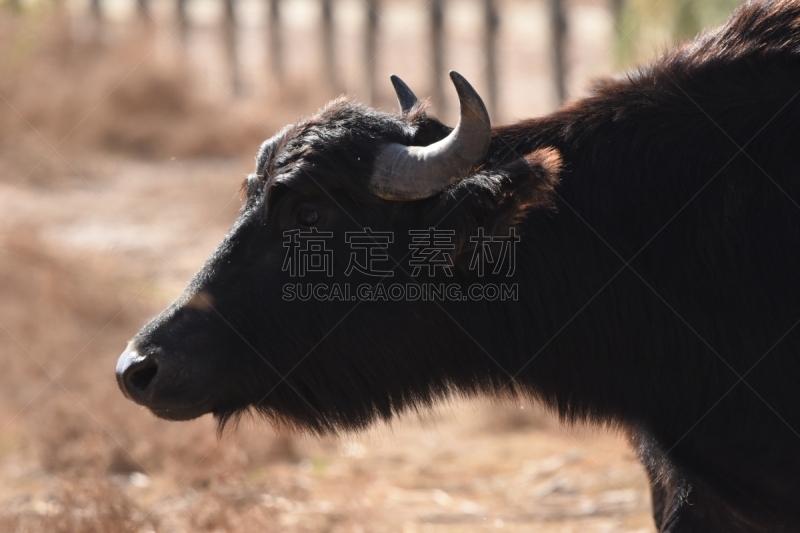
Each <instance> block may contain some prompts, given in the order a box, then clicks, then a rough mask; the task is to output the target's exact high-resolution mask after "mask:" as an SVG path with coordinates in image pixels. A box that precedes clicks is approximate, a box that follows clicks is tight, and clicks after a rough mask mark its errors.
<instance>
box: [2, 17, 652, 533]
mask: <svg viewBox="0 0 800 533" xmlns="http://www.w3.org/2000/svg"><path fill="white" fill-rule="evenodd" d="M392 5H394V4H392ZM584 7H585V10H584V11H581V12H580V14H579V15H576V16H577V17H578V18H580V17H584V19H581V20H582V21H583V22H580V24H584V25H585V26H586V28H588V29H587V30H585V31H584V32H582V33H581V34H580V35H581V38H582V39H586V40H588V42H587V43H584V44H585V46H582V47H578V51H576V52H574V54H573V55H574V56H575V57H574V61H575V63H576V65H577V67H576V72H583V73H588V72H590V71H592V69H593V68H595V67H594V66H592V65H591V63H592V62H594V63H596V64H597V65H599V66H597V67H596V68H597V69H598V70H599V71H604V70H607V69H608V68H609V67H608V61H606V62H603V61H601V60H600V59H601V58H602V57H604V56H608V52H609V50H608V45H607V44H605V45H602V43H603V42H605V41H603V38H604V36H605V35H606V33H607V30H608V27H607V20H606V22H603V20H604V19H602V18H601V19H600V22H597V23H596V24H589V21H591V17H592V16H597V13H598V11H597V9H599V8H597V7H596V6H594V5H591V4H588V3H587V5H586V6H584ZM526 9H529V10H530V13H532V15H531V16H534V15H535V13H536V12H537V11H536V10H537V9H539V7H534V8H526ZM404 10H405V11H404ZM592 10H594V11H592ZM397 11H398V13H399V14H398V17H400V20H402V21H405V20H406V19H409V17H410V14H409V13H406V11H408V8H407V6H406V7H403V6H401V7H397ZM404 13H405V14H404ZM521 13H529V12H528V11H521ZM412 14H413V13H412ZM301 15H302V12H299V14H298V20H300V19H302V17H301ZM343 16H345V17H346V16H349V15H347V14H345V15H343ZM38 17H39V18H36V19H35V20H34V22H30V21H29V23H26V25H24V27H23V28H22V29H21V30H20V29H19V27H18V26H15V25H14V24H16V23H14V24H12V23H10V22H8V21H4V22H3V24H4V25H5V26H4V29H6V30H8V29H9V28H12V27H13V28H15V29H13V31H10V30H9V31H4V32H3V33H2V36H3V37H2V39H7V41H4V42H3V43H2V44H3V47H2V50H4V51H7V50H12V49H13V50H16V52H14V54H5V55H3V56H2V59H3V63H2V66H1V67H0V68H2V69H3V70H2V71H0V94H2V95H3V100H5V102H0V109H1V110H0V361H2V363H3V364H2V372H0V531H31V532H34V531H65V532H66V531H97V532H101V531H102V532H119V531H137V532H139V531H140V532H148V531H158V532H162V531H163V532H171V531H181V532H183V531H187V532H188V531H209V532H211V531H315V532H316V531H331V532H354V533H355V532H373V531H374V532H382V531H387V532H389V531H392V532H399V531H403V532H413V531H429V532H447V531H478V530H487V529H492V530H495V529H504V530H508V531H529V530H536V531H545V532H550V531H552V532H556V531H558V532H567V531H581V532H584V531H609V532H612V531H613V532H617V531H641V532H648V531H652V522H651V520H650V518H649V496H648V492H647V483H646V480H645V476H644V474H643V471H642V469H641V467H640V466H639V464H638V463H637V462H636V460H635V458H634V457H633V456H632V454H631V453H630V451H629V449H628V447H627V445H626V443H625V442H624V441H623V439H622V437H620V436H619V435H616V434H613V433H610V432H607V431H605V430H588V429H580V428H573V429H570V430H565V429H563V428H560V427H559V426H558V425H557V424H556V423H555V422H554V421H553V420H552V419H551V418H550V416H549V415H548V414H546V413H542V412H540V411H539V410H538V409H537V408H536V406H534V405H531V404H529V403H527V402H520V403H518V404H502V405H501V404H494V403H492V402H491V401H488V400H464V399H454V400H453V401H452V402H451V403H448V404H446V405H443V406H441V407H440V408H439V409H437V410H436V411H435V412H433V413H427V414H424V415H421V416H410V417H407V418H406V419H404V420H402V421H399V422H398V423H396V424H394V425H392V426H391V427H386V426H382V427H378V428H375V429H374V430H372V431H370V432H368V433H365V434H357V435H345V436H342V437H340V438H329V439H323V440H320V439H316V438H311V437H307V436H303V435H282V436H281V435H276V433H275V432H274V431H273V430H272V429H271V428H269V427H268V426H266V425H265V424H263V423H259V422H258V421H251V422H246V423H243V424H242V425H240V426H239V427H238V428H237V429H236V430H234V431H230V432H228V433H227V434H226V435H225V436H224V437H223V438H222V439H217V437H216V435H215V428H214V424H213V422H212V420H210V418H208V417H206V418H203V419H200V420H197V421H193V422H186V423H168V422H165V421H161V420H158V419H155V418H154V417H153V416H151V415H150V414H149V413H148V412H146V411H144V410H142V409H139V408H138V407H136V406H135V405H133V404H132V403H130V402H128V401H126V400H125V399H124V398H123V397H122V395H121V394H120V393H119V391H118V390H117V386H116V383H115V380H114V377H113V371H114V363H115V360H116V358H117V356H118V354H119V353H120V352H121V351H122V349H123V348H124V346H125V342H126V341H127V339H128V338H129V337H130V336H131V335H132V334H133V333H135V332H136V330H138V328H139V327H141V325H142V324H144V323H145V321H146V320H147V319H148V317H150V316H152V315H153V314H154V313H156V312H158V311H159V310H160V309H161V308H162V307H163V306H164V305H166V304H167V303H168V302H169V301H170V299H171V298H173V297H174V296H175V295H176V294H177V293H178V291H180V289H181V287H182V286H183V284H184V283H185V282H186V280H187V279H188V278H189V276H190V275H191V274H192V273H193V271H194V270H195V269H196V268H198V266H199V265H200V264H201V263H202V261H203V259H204V258H205V257H206V256H207V255H208V254H209V253H210V252H211V250H213V248H214V246H215V245H216V243H217V242H218V241H219V239H220V238H221V237H222V235H224V233H225V232H226V230H227V228H228V227H229V226H230V224H231V223H232V221H233V220H234V219H235V217H236V212H237V209H238V205H239V204H238V200H237V199H236V197H235V191H236V189H237V187H238V184H239V182H240V181H241V179H242V176H243V175H244V174H245V173H246V172H248V171H249V168H250V165H251V161H252V154H253V153H254V151H255V147H256V146H257V144H258V142H259V141H260V140H261V138H263V137H265V136H266V133H265V131H266V132H269V133H271V132H272V131H274V130H275V128H277V127H279V126H280V125H282V123H284V122H286V121H288V120H291V119H292V118H293V117H295V116H297V115H299V114H302V113H308V112H311V111H313V110H314V109H315V108H316V107H317V106H318V105H319V104H320V103H321V102H322V101H324V100H325V99H327V98H328V97H329V96H330V94H329V93H330V92H331V91H325V90H322V89H318V88H314V87H313V86H312V87H311V88H309V84H308V83H306V82H304V80H303V78H302V76H303V74H302V69H301V68H299V67H298V66H297V65H295V66H294V67H292V68H293V69H294V70H295V71H296V73H295V75H294V78H292V79H291V80H290V81H289V84H288V88H284V89H276V88H274V87H273V88H272V89H270V92H269V94H267V95H265V96H263V97H260V98H255V97H252V96H251V98H249V99H245V100H244V101H242V102H239V103H233V102H232V101H231V100H230V99H228V98H227V97H221V96H220V94H219V93H220V92H222V91H223V88H224V78H215V77H214V76H216V74H215V72H218V71H220V70H221V69H217V70H216V71H215V70H214V68H215V67H213V65H214V62H213V59H210V60H208V65H209V66H208V67H207V68H205V69H204V70H200V68H199V67H198V64H201V65H205V63H203V61H205V60H206V59H207V57H206V55H203V53H201V52H202V50H203V46H205V45H204V44H202V43H198V44H197V45H196V47H195V48H194V50H196V51H197V53H198V57H200V58H201V60H198V63H197V64H196V63H194V62H192V61H186V60H181V59H180V58H181V54H180V53H178V52H179V51H176V50H175V49H174V47H173V49H167V50H161V51H158V52H156V53H155V54H151V55H149V56H147V55H146V54H147V51H148V50H150V49H151V48H152V46H151V44H152V43H153V42H158V40H160V37H159V36H158V34H157V32H156V35H155V36H153V35H150V36H149V37H141V36H136V34H135V33H134V32H131V31H130V29H129V28H128V29H126V28H125V27H123V26H114V25H111V26H109V28H107V29H106V31H110V32H111V33H113V34H114V38H113V39H110V40H108V42H107V43H106V44H104V45H98V44H97V43H96V42H92V41H86V40H80V39H77V40H76V39H75V38H74V35H73V38H71V39H70V38H69V35H70V33H71V32H72V31H73V30H71V29H70V28H72V24H73V22H70V19H65V18H61V17H56V18H55V20H53V19H51V18H50V17H49V15H48V16H46V15H39V16H38ZM402 17H406V18H405V19H404V18H402ZM465 17H466V15H465ZM203 20H204V19H202V18H198V22H197V25H198V27H199V29H198V33H197V35H200V36H202V35H204V34H203V33H202V32H204V31H209V30H208V28H205V26H203ZM293 20H294V19H293ZM412 20H413V19H412ZM465 20H466V22H465V24H466V23H469V20H468V17H467V19H465ZM535 20H539V19H535ZM540 22H541V21H540ZM403 23H404V22H403ZM515 24H516V25H515ZM537 24H539V22H537ZM604 24H605V26H604ZM296 25H297V28H296V32H297V35H299V36H300V37H298V42H300V41H303V39H302V38H301V37H302V31H303V29H302V28H303V25H302V23H301V22H297V23H296ZM511 26H512V30H513V28H517V29H516V30H514V31H519V32H521V33H520V35H519V36H518V37H520V38H522V37H525V35H524V32H523V31H522V30H520V29H519V26H520V25H519V23H518V22H516V23H512V24H511ZM540 26H541V24H540ZM536 27H539V26H536ZM204 28H205V29H204ZM598 28H599V29H598ZM253 31H255V30H253ZM604 32H606V33H604ZM251 33H252V32H251ZM512 33H513V32H512ZM117 34H119V35H117ZM120 35H122V37H120ZM125 35H127V36H125ZM514 35H516V34H514ZM195 38H197V37H195ZM248 38H254V37H253V35H250V37H248ZM530 38H531V39H534V40H536V41H537V42H539V41H541V39H542V37H541V35H539V34H538V33H536V32H533V35H531V36H530ZM26 39H28V40H27V41H26ZM342 39H343V41H345V44H346V45H347V46H351V47H352V45H353V42H355V41H356V40H357V36H355V37H354V36H352V35H350V34H347V35H345V36H343V37H342ZM348 39H349V40H348ZM387 39H388V38H387ZM398 39H399V40H400V42H402V37H401V35H400V33H398ZM592 39H594V40H595V41H597V42H594V41H592ZM30 41H32V42H33V43H34V44H30ZM465 42H466V44H465V45H464V46H466V49H467V50H469V46H473V45H474V43H472V41H469V40H468V39H467V40H466V41H465ZM26 43H27V44H26ZM109 43H110V44H109ZM114 43H117V44H114ZM118 43H123V44H124V46H122V45H119V44H118ZM347 43H349V44H347ZM470 43H472V44H470ZM597 43H601V44H597ZM511 44H513V42H512V43H511ZM12 45H13V47H16V48H12ZM167 45H170V42H167V44H166V45H165V46H167ZM304 46H308V47H311V46H312V45H310V44H306V45H304ZM509 46H510V45H509ZM20 47H22V49H21V50H22V51H20ZM25 47H28V48H25ZM346 49H347V48H346ZM459 49H461V48H459ZM529 50H530V49H529V48H524V47H519V49H518V50H517V52H515V54H516V55H515V54H511V55H509V59H507V61H509V62H514V61H517V62H520V64H528V63H525V61H526V58H527V60H529V63H530V64H528V68H529V70H530V76H529V80H528V83H527V84H526V81H525V79H524V78H522V77H520V78H513V79H512V80H511V81H510V82H509V84H508V85H507V87H509V89H507V91H508V95H507V96H506V97H505V99H504V101H505V102H506V103H505V104H504V105H505V107H504V108H503V109H505V111H503V112H502V115H503V116H504V117H510V116H511V115H512V114H511V113H510V112H509V111H508V109H510V108H511V107H512V106H511V105H510V104H509V103H508V102H509V101H510V98H512V97H513V98H517V99H518V100H519V101H522V100H524V101H525V102H527V103H525V104H524V105H522V104H520V105H519V106H514V109H515V110H517V109H519V112H520V113H521V114H528V113H534V112H541V111H544V110H545V109H546V108H547V107H548V106H549V104H548V103H547V100H546V98H544V97H541V96H540V93H546V92H547V91H546V90H545V89H544V88H546V87H548V85H547V82H546V70H543V68H544V67H543V66H542V65H545V64H546V56H545V55H543V53H538V52H536V53H535V52H530V51H529ZM534 50H535V48H534ZM402 52H403V50H402V49H398V48H396V47H389V48H388V51H387V55H388V57H389V58H390V60H391V61H388V60H387V62H385V63H382V65H384V66H382V67H381V69H382V70H387V69H388V68H389V67H388V66H386V65H391V64H393V63H392V61H394V62H395V63H394V64H399V65H401V66H404V68H405V69H407V70H409V71H412V68H411V67H412V65H410V64H409V56H410V54H408V53H406V54H403V53H402ZM293 53H299V52H298V51H295V52H293ZM309 53H310V52H309ZM463 53H467V52H463ZM256 55H257V54H256ZM143 57H144V60H142V58H143ZM19 58H22V59H21V60H20V59H19ZM391 58H394V59H391ZM256 60H258V58H257V57H256V58H247V57H246V58H243V63H244V64H245V65H247V64H248V62H252V61H256ZM459 61H461V62H464V63H468V62H467V61H466V60H465V59H464V57H462V56H461V55H458V54H455V58H454V62H459ZM139 62H142V63H141V66H140V67H139V68H137V70H136V71H135V72H134V74H132V75H130V76H128V77H125V76H126V73H127V72H128V71H129V70H130V69H131V68H132V66H131V65H134V66H135V65H136V64H137V63H139ZM459 68H460V67H459ZM469 68H474V66H469ZM469 68H463V69H462V70H464V71H465V74H467V73H469ZM357 70H358V69H357V65H349V66H348V72H349V73H350V76H351V79H352V80H354V81H353V85H354V87H356V89H354V90H352V91H351V92H355V93H358V89H357V87H358V80H359V78H358V75H357V74H353V72H355V71H357ZM397 70H398V72H400V71H402V70H403V69H402V68H398V69H397ZM245 72H248V73H251V72H252V69H251V70H248V69H245ZM206 73H208V74H209V75H211V78H208V77H207V76H206ZM259 76H260V74H258V73H255V74H250V75H248V80H249V81H248V83H249V84H250V85H249V86H250V87H254V86H255V84H256V81H257V80H258V79H259ZM407 77H408V78H409V81H411V82H413V81H414V80H415V79H416V80H417V82H418V83H419V84H421V85H422V86H423V87H424V83H422V81H421V80H424V79H425V72H424V69H423V70H422V71H420V70H413V71H412V72H411V75H409V76H407ZM475 77H477V78H479V77H480V76H479V75H476V76H475ZM209 79H211V80H212V81H211V82H209ZM198 80H200V81H198ZM531 80H532V81H531ZM575 83H576V84H577V82H575ZM115 87H116V88H115ZM531 87H532V89H531ZM538 88H541V89H542V90H541V91H539V90H538ZM420 92H421V93H423V91H422V90H420ZM108 94H110V96H108V98H106V96H107V95H108ZM223 94H224V93H223ZM537 95H539V96H537ZM382 98H384V100H386V102H384V103H385V105H386V106H388V105H390V103H389V102H388V96H386V95H384V96H383V97H382ZM12 106H13V108H12ZM84 117H88V118H85V120H83V119H84ZM34 130H35V131H34ZM65 136H66V140H64V141H63V142H62V139H64V137H65ZM54 148H56V151H53V149H54ZM48 154H49V156H48ZM45 156H48V157H47V158H46V159H43V158H44V157H45ZM201 156H202V158H201ZM208 156H215V158H209V157H208ZM224 157H227V158H224Z"/></svg>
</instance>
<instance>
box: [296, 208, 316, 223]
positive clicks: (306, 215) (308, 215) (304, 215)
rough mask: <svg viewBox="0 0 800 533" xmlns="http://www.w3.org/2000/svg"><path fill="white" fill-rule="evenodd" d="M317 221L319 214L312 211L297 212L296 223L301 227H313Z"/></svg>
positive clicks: (302, 210)
mask: <svg viewBox="0 0 800 533" xmlns="http://www.w3.org/2000/svg"><path fill="white" fill-rule="evenodd" d="M318 221H319V214H318V213H317V212H316V211H315V210H314V209H301V210H300V211H298V212H297V223H298V224H300V225H301V226H313V225H314V224H316V223H317V222H318Z"/></svg>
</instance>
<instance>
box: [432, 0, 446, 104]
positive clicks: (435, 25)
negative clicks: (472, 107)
mask: <svg viewBox="0 0 800 533" xmlns="http://www.w3.org/2000/svg"><path fill="white" fill-rule="evenodd" d="M430 9H431V12H430V15H431V36H430V37H431V55H432V57H433V65H432V67H433V71H434V74H433V88H432V90H431V97H432V99H433V103H434V104H436V105H437V106H439V114H440V115H443V114H444V110H445V107H446V104H447V103H446V101H445V97H444V8H443V6H442V0H432V1H431V3H430Z"/></svg>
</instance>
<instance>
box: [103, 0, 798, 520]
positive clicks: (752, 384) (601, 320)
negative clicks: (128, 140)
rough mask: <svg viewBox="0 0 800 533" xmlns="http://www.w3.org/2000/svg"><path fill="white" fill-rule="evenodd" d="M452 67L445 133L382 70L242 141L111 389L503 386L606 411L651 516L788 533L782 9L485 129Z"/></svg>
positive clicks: (755, 8)
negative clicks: (623, 436) (251, 158)
mask: <svg viewBox="0 0 800 533" xmlns="http://www.w3.org/2000/svg"><path fill="white" fill-rule="evenodd" d="M451 77H452V80H453V82H454V84H455V87H456V89H457V91H458V94H459V99H460V103H461V116H460V120H459V123H458V125H457V126H456V128H455V129H450V128H448V127H446V126H445V125H443V124H442V123H440V122H439V121H437V120H436V119H435V118H433V117H431V116H430V115H429V114H427V113H426V111H425V105H424V102H421V101H417V99H416V97H415V96H414V95H413V93H412V92H411V91H410V90H409V89H408V87H406V86H405V85H404V84H403V83H402V82H401V81H400V80H399V79H397V78H393V82H394V83H395V88H396V90H397V93H398V98H399V101H400V104H401V108H402V113H400V114H396V115H394V114H387V113H384V112H380V111H377V110H374V109H370V108H368V107H365V106H362V105H359V104H357V103H355V102H352V101H350V100H347V99H338V100H335V101H334V102H332V103H330V104H329V105H327V106H326V107H325V108H324V109H322V110H321V111H319V112H318V113H317V114H316V115H314V116H312V117H310V118H307V119H305V120H303V121H301V122H299V123H297V124H294V125H292V126H288V127H286V128H285V129H283V130H282V131H280V132H279V133H277V134H276V135H275V136H274V137H272V138H271V139H269V140H268V141H266V142H265V143H264V144H263V146H262V147H261V150H260V151H259V153H258V156H257V160H256V167H255V171H254V172H253V173H252V174H251V175H250V176H249V177H248V178H247V179H246V181H245V183H244V185H243V191H244V193H243V195H244V196H245V197H246V199H245V200H244V205H243V207H242V210H241V213H240V215H239V218H238V220H237V221H236V224H235V225H234V227H233V229H232V230H231V231H230V233H229V234H228V235H227V236H226V237H225V239H224V240H223V242H222V243H221V244H220V246H219V248H218V249H217V251H216V252H215V253H214V255H213V256H212V257H211V258H210V259H209V260H208V262H207V263H206V264H205V265H204V266H203V268H202V269H201V270H200V271H199V272H198V273H197V275H196V276H195V277H194V279H193V280H192V281H191V283H190V284H189V286H188V287H187V288H186V290H185V292H184V293H183V295H182V296H181V297H180V298H178V300H177V301H176V302H174V303H173V304H172V305H171V306H170V307H169V308H168V309H167V310H165V311H164V312H163V313H162V314H161V315H159V316H158V317H156V318H155V319H154V320H153V321H152V322H150V323H149V324H148V325H147V326H145V327H144V329H143V330H142V331H141V332H139V333H138V334H137V335H136V336H135V337H134V338H133V340H132V341H131V342H130V344H129V346H128V349H127V350H126V352H125V353H124V354H123V355H122V356H121V358H120V359H119V362H118V364H117V379H118V381H119V385H120V387H121V388H122V390H123V392H124V393H125V395H126V396H127V397H128V398H130V399H131V400H133V401H135V402H137V403H139V404H141V405H144V406H147V407H148V408H149V409H150V410H151V411H152V412H153V413H155V414H156V415H158V416H160V417H163V418H167V419H172V420H184V419H190V418H194V417H198V416H201V415H203V414H206V413H213V414H214V416H216V417H217V418H218V420H219V421H220V423H221V424H223V425H224V423H225V422H226V421H227V420H230V419H231V417H235V416H236V415H237V413H241V412H243V411H245V410H252V411H255V412H258V413H260V414H263V415H264V416H266V417H267V418H269V419H272V420H275V421H277V422H279V423H284V424H290V425H292V426H295V427H300V428H304V429H307V430H310V431H312V432H317V433H324V432H330V431H338V430H348V429H357V428H363V427H365V426H367V425H369V424H370V423H372V422H373V421H375V420H376V419H390V418H392V417H393V416H394V415H395V414H396V413H398V412H401V411H404V410H407V409H420V408H424V407H427V406H429V405H431V404H432V403H433V402H435V401H436V400H437V399H440V398H442V397H445V396H447V395H449V394H464V395H474V394H480V393H486V394H490V395H508V396H513V395H525V396H529V397H534V398H536V399H538V400H539V401H541V402H543V403H544V404H545V405H547V406H549V407H550V408H552V409H553V410H555V411H556V412H557V413H558V414H559V415H560V416H561V417H562V418H563V419H564V420H586V421H592V422H598V423H605V424H611V425H613V426H616V427H619V428H621V429H622V430H624V431H626V432H627V434H628V435H630V438H631V440H632V442H633V445H634V447H635V448H636V450H637V452H638V454H639V456H640V458H641V460H642V462H643V464H644V465H645V467H646V469H647V471H648V473H649V475H650V478H651V481H652V488H653V510H654V517H655V521H656V524H657V526H658V528H659V530H660V531H662V532H689V531H691V532H710V531H725V532H733V531H800V505H798V501H800V433H798V431H800V385H798V384H799V383H800V357H799V356H798V353H800V331H799V330H798V329H797V328H796V326H797V325H798V321H800V274H799V272H800V205H798V203H797V200H798V199H800V134H799V133H798V131H799V130H800V99H798V94H799V93H800V2H798V1H796V0H774V1H752V2H747V3H745V4H744V5H743V6H742V7H740V8H739V9H738V10H737V11H736V12H735V14H734V15H733V16H732V18H731V19H730V20H729V21H728V22H727V23H726V24H725V25H724V26H722V27H721V28H719V29H717V30H715V31H712V32H709V33H706V34H704V35H701V36H700V37H698V38H696V39H694V40H693V41H691V42H688V43H686V44H683V45H680V46H678V47H676V48H675V49H673V50H671V51H669V52H668V53H666V54H665V55H664V56H663V57H661V58H660V59H658V60H656V61H655V62H654V63H652V64H651V65H649V66H646V67H643V68H640V69H638V70H636V71H634V72H631V73H629V74H627V75H626V76H623V77H619V78H616V79H613V80H607V81H603V82H601V83H599V84H597V85H596V86H595V87H594V88H593V90H592V92H591V93H590V94H589V95H588V96H586V97H585V98H582V99H579V100H577V101H574V102H572V103H569V104H568V105H566V106H565V107H563V108H562V109H560V110H559V111H557V112H555V113H553V114H551V115H549V116H545V117H543V118H537V119H532V120H527V121H523V122H521V123H518V124H514V125H510V126H501V127H494V128H491V127H490V125H489V120H488V115H487V113H486V110H485V108H484V106H483V104H482V102H481V100H480V98H479V96H478V95H477V94H476V93H475V91H474V90H473V89H472V87H470V85H469V84H468V83H467V82H466V80H464V79H463V78H462V77H460V76H459V75H458V74H455V73H453V74H452V75H451ZM437 239H438V240H437ZM300 252H304V253H305V254H306V255H303V254H301V253H300ZM510 256H513V257H510ZM484 259H485V260H487V261H489V264H488V266H486V265H482V261H483V260H484ZM501 259H503V260H504V263H501ZM506 259H507V260H506ZM479 263H481V264H479ZM501 264H503V266H502V268H497V266H500V265H501ZM492 265H496V266H495V267H492ZM481 266H483V267H484V268H481ZM475 287H477V290H473V289H475ZM492 287H494V288H492ZM490 289H491V290H490Z"/></svg>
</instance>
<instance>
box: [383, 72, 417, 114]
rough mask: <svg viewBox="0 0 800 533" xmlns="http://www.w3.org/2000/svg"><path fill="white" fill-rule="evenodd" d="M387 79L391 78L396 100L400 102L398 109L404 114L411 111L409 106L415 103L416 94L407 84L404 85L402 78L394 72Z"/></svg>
mask: <svg viewBox="0 0 800 533" xmlns="http://www.w3.org/2000/svg"><path fill="white" fill-rule="evenodd" d="M389 79H391V80H392V85H393V86H394V92H395V93H397V102H398V103H399V104H400V110H401V111H402V112H403V114H404V115H405V114H406V113H408V112H409V111H411V108H412V107H414V104H416V103H417V96H416V95H415V94H414V92H413V91H412V90H411V89H409V88H408V85H406V83H405V82H404V81H403V80H401V79H400V78H398V77H397V76H395V75H394V74H392V76H391V78H389Z"/></svg>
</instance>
